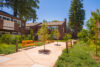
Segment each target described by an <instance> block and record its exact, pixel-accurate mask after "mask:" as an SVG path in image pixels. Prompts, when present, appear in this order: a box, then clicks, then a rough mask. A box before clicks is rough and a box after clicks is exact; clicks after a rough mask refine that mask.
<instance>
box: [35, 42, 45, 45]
mask: <svg viewBox="0 0 100 67" xmlns="http://www.w3.org/2000/svg"><path fill="white" fill-rule="evenodd" d="M36 44H37V45H36V46H42V45H43V44H44V43H43V42H41V41H40V42H36Z"/></svg>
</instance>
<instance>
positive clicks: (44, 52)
mask: <svg viewBox="0 0 100 67" xmlns="http://www.w3.org/2000/svg"><path fill="white" fill-rule="evenodd" d="M38 52H39V54H47V55H48V54H50V52H51V51H50V50H47V49H45V50H44V49H41V50H39V51H38Z"/></svg>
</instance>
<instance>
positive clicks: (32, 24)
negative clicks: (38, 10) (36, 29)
mask: <svg viewBox="0 0 100 67" xmlns="http://www.w3.org/2000/svg"><path fill="white" fill-rule="evenodd" d="M38 24H41V23H27V24H26V26H27V27H29V26H35V25H38Z"/></svg>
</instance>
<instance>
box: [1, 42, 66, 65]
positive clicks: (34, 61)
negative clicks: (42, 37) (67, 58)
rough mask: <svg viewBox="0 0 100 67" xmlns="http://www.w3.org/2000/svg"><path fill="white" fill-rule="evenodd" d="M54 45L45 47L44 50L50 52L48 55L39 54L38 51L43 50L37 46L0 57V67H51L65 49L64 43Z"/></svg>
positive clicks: (50, 44)
mask: <svg viewBox="0 0 100 67" xmlns="http://www.w3.org/2000/svg"><path fill="white" fill-rule="evenodd" d="M55 44H56V42H54V43H49V44H47V45H46V49H48V50H50V51H51V52H50V54H40V53H39V52H38V51H39V50H40V49H43V46H38V47H34V48H31V49H27V50H20V51H19V52H17V53H13V54H9V55H6V56H1V57H0V59H1V60H0V61H1V62H0V67H53V65H54V64H55V62H56V61H57V59H58V57H59V56H60V55H61V54H62V50H63V49H64V48H65V43H64V42H59V44H60V46H56V45H55ZM3 58H4V59H3ZM5 59H8V60H5Z"/></svg>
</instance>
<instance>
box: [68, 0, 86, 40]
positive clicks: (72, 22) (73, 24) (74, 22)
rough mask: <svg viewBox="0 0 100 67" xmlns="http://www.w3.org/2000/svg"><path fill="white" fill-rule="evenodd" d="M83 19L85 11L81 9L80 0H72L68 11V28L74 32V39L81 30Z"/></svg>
mask: <svg viewBox="0 0 100 67" xmlns="http://www.w3.org/2000/svg"><path fill="white" fill-rule="evenodd" d="M84 19H85V11H84V9H83V3H82V0H72V3H71V7H70V10H69V27H70V28H71V29H72V31H73V32H74V36H75V38H76V37H77V33H78V32H80V31H81V30H82V28H83V24H84Z"/></svg>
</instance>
